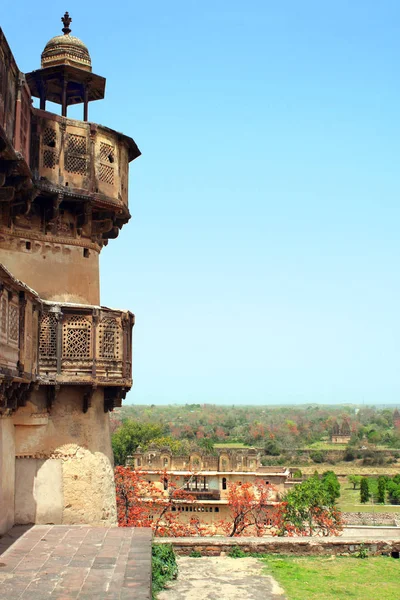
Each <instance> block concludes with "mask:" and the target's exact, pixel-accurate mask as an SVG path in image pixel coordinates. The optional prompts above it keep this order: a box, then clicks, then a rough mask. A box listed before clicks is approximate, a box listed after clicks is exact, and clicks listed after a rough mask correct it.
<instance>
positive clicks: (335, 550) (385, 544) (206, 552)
mask: <svg viewBox="0 0 400 600" xmlns="http://www.w3.org/2000/svg"><path fill="white" fill-rule="evenodd" d="M153 542H154V543H156V544H172V545H173V547H174V550H175V552H176V553H177V554H179V555H182V556H188V555H190V554H191V553H192V552H193V551H197V552H200V553H201V554H202V555H203V556H219V555H221V554H222V553H227V552H229V551H230V550H231V549H232V547H234V546H239V547H240V549H241V550H243V552H251V553H257V554H296V555H324V554H327V555H333V554H334V555H343V556H348V555H351V554H357V553H358V552H359V551H360V549H361V548H365V549H366V550H367V551H368V554H369V555H370V556H379V555H381V554H385V555H391V554H392V553H397V556H398V553H399V552H400V539H399V538H397V539H368V538H367V537H366V538H360V539H348V540H345V539H343V538H340V537H337V538H332V537H331V538H312V539H310V538H253V537H242V538H224V537H221V538H216V537H215V538H158V539H157V538H155V539H154V540H153Z"/></svg>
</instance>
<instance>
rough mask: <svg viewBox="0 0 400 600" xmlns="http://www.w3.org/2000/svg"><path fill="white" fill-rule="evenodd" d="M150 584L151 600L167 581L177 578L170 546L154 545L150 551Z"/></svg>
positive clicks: (176, 569)
mask: <svg viewBox="0 0 400 600" xmlns="http://www.w3.org/2000/svg"><path fill="white" fill-rule="evenodd" d="M151 563H152V582H153V600H155V598H156V595H157V594H158V592H160V591H161V590H162V589H164V587H165V584H166V583H167V581H170V580H171V579H176V578H177V576H178V565H177V564H176V557H175V552H174V549H173V547H172V545H171V544H154V545H153V549H152V560H151Z"/></svg>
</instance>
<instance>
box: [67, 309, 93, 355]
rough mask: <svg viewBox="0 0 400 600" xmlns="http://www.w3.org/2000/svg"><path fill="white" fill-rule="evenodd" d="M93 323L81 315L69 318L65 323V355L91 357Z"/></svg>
mask: <svg viewBox="0 0 400 600" xmlns="http://www.w3.org/2000/svg"><path fill="white" fill-rule="evenodd" d="M91 332H92V325H91V323H90V321H88V320H87V319H85V318H84V317H80V316H77V315H76V316H73V317H69V318H67V320H66V321H65V322H64V323H63V357H64V358H74V359H85V358H90V348H91Z"/></svg>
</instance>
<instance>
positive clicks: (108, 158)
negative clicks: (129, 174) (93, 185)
mask: <svg viewBox="0 0 400 600" xmlns="http://www.w3.org/2000/svg"><path fill="white" fill-rule="evenodd" d="M114 161H115V156H114V148H113V146H111V145H110V144H104V142H102V143H101V144H100V170H99V180H100V181H104V182H105V183H109V184H111V185H114Z"/></svg>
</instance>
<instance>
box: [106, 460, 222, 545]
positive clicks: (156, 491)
mask: <svg viewBox="0 0 400 600" xmlns="http://www.w3.org/2000/svg"><path fill="white" fill-rule="evenodd" d="M158 474H159V477H160V482H162V483H164V482H167V486H168V493H167V494H165V488H164V485H162V486H157V484H156V482H151V481H148V480H147V479H146V478H145V473H143V472H142V471H139V470H134V469H130V468H127V467H116V468H115V487H116V494H117V513H118V525H119V526H120V527H151V528H152V529H153V531H154V535H156V536H161V537H163V536H171V537H177V536H192V535H211V534H212V532H211V530H210V527H208V526H207V525H203V524H202V523H200V521H199V519H196V518H191V519H190V521H189V522H187V521H184V520H182V519H181V518H180V517H181V515H182V514H183V513H181V512H179V510H177V508H178V507H180V506H181V505H182V503H185V502H186V503H188V502H191V503H193V502H194V500H195V499H194V497H193V496H192V495H191V494H190V493H189V492H187V491H186V490H184V489H182V487H179V485H178V484H177V481H176V479H175V478H172V477H171V475H167V474H166V472H164V471H160V472H159V473H158Z"/></svg>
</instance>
